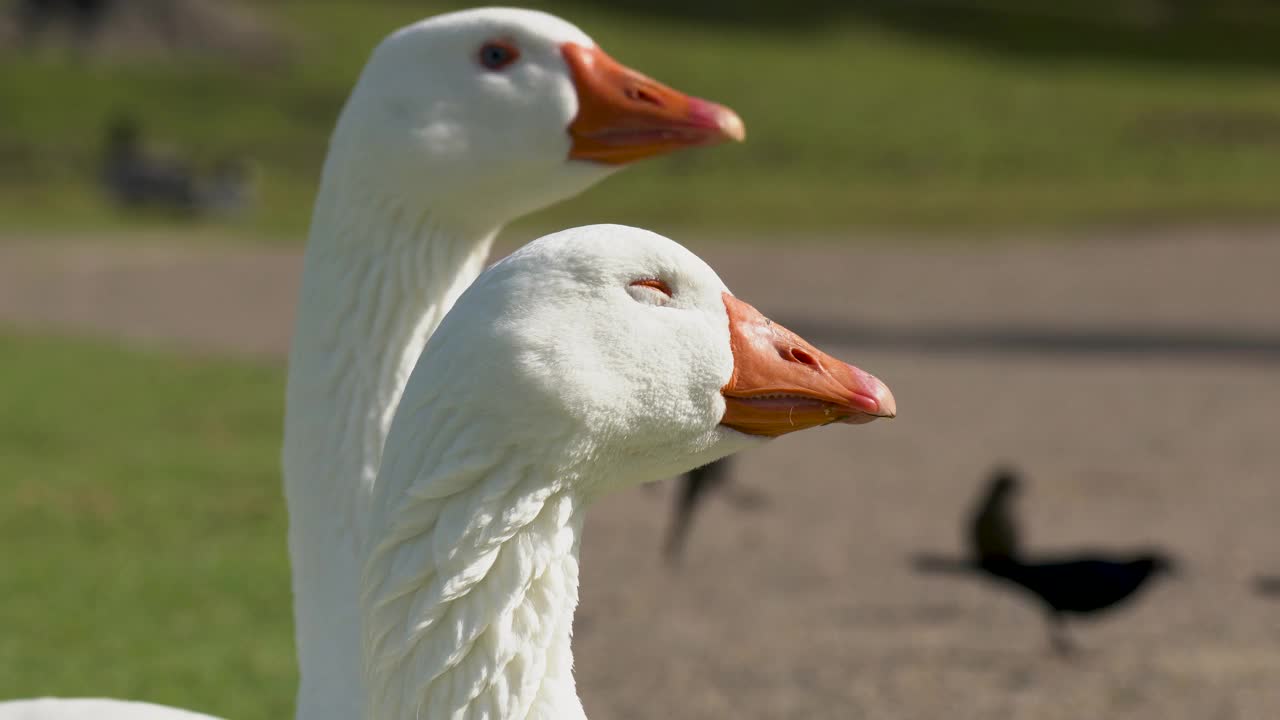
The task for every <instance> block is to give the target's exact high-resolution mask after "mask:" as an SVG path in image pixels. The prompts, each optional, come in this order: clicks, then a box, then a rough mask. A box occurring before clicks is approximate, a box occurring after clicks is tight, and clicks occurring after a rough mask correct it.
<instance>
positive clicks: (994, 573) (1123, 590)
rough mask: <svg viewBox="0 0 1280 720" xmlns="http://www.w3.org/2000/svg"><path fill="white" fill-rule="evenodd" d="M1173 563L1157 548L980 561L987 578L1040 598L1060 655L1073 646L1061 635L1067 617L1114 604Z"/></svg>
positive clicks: (1054, 644) (1086, 613) (1127, 596)
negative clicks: (1118, 553)
mask: <svg viewBox="0 0 1280 720" xmlns="http://www.w3.org/2000/svg"><path fill="white" fill-rule="evenodd" d="M1174 567H1175V563H1174V561H1173V559H1172V558H1170V557H1169V556H1168V555H1165V554H1164V553H1160V552H1149V553H1143V554H1139V555H1133V556H1129V557H1119V556H1110V555H1077V556H1071V557H1065V558H1062V559H1058V560H1051V561H1039V562H1023V561H1021V560H1018V559H1016V558H988V559H985V560H984V561H983V562H982V564H981V565H980V569H981V571H982V572H984V573H986V574H987V575H988V576H990V577H992V578H995V579H998V580H1003V581H1005V582H1008V583H1010V584H1012V585H1015V586H1017V587H1019V588H1021V589H1023V590H1025V591H1027V592H1029V593H1031V594H1032V595H1034V596H1036V597H1037V598H1039V599H1040V601H1041V602H1042V603H1043V605H1044V609H1045V611H1046V612H1047V616H1046V617H1047V619H1048V622H1049V641H1050V642H1051V643H1052V645H1053V649H1054V650H1055V651H1057V652H1058V653H1060V654H1069V653H1070V652H1072V651H1073V650H1074V649H1075V645H1074V643H1072V642H1071V639H1070V636H1069V635H1068V634H1067V629H1066V617H1067V616H1068V615H1072V614H1074V615H1094V614H1097V613H1101V612H1105V611H1107V610H1109V609H1111V608H1114V607H1117V606H1119V605H1121V604H1122V603H1123V602H1124V601H1125V600H1128V599H1129V598H1130V597H1132V596H1133V595H1134V594H1135V593H1137V592H1138V590H1140V589H1141V588H1143V587H1145V586H1146V585H1148V584H1149V581H1150V580H1151V579H1153V578H1155V577H1157V576H1158V575H1161V574H1164V573H1169V574H1172V573H1173V571H1174Z"/></svg>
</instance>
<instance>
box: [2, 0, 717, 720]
mask: <svg viewBox="0 0 1280 720" xmlns="http://www.w3.org/2000/svg"><path fill="white" fill-rule="evenodd" d="M494 47H498V48H500V49H501V50H502V53H505V55H504V54H501V53H500V54H495V53H494V52H492V49H493V48H494ZM495 59H497V60H499V61H501V64H499V63H498V62H494V60H495ZM637 89H640V90H642V92H640V91H637ZM655 103H656V104H655ZM741 138H742V124H741V121H740V120H738V118H737V116H736V115H734V114H733V113H732V112H731V111H728V110H727V109H725V108H722V107H720V106H717V105H714V104H712V103H707V102H705V101H701V100H698V99H696V98H689V97H687V96H684V95H681V94H680V93H677V92H675V91H673V90H671V89H669V88H665V87H664V86H661V85H659V84H658V83H656V82H654V81H652V80H650V79H648V78H645V77H644V76H642V75H639V74H638V73H635V72H633V71H630V70H627V69H626V68H624V67H622V66H620V65H617V64H616V63H614V62H613V61H612V60H610V59H609V58H608V56H606V55H604V54H603V53H602V52H601V51H599V49H598V48H596V46H595V44H594V42H593V41H592V40H591V39H590V38H589V37H588V36H587V35H586V34H585V33H583V32H582V31H581V30H579V29H578V28H576V27H574V26H573V25H571V24H569V23H567V22H565V21H563V20H561V19H559V18H556V17H553V16H551V15H547V14H545V13H540V12H533V11H526V10H515V9H505V8H486V9H479V10H471V11H464V12H458V13H450V14H447V15H442V16H438V17H436V18H432V19H429V20H425V21H422V22H420V23H417V24H414V25H410V26H408V27H405V28H402V29H400V30H398V31H397V32H395V33H393V34H391V35H390V36H388V37H387V38H386V39H385V40H384V41H383V42H382V43H381V44H380V45H379V46H378V48H377V49H376V50H375V51H374V52H373V54H372V56H371V58H370V59H369V62H368V64H367V65H366V67H365V69H364V71H363V72H362V74H361V77H360V79H359V81H358V83H357V85H356V87H355V89H354V90H353V91H352V93H351V96H350V98H349V99H348V101H347V104H346V106H345V107H344V109H343V112H342V115H341V117H340V118H339V121H338V124H337V127H336V129H335V131H334V134H333V137H332V139H331V141H330V147H329V153H328V156H327V158H326V161H325V166H324V172H323V177H322V181H321V187H320V191H319V194H318V196H317V200H316V206H315V211H314V215H313V220H312V228H311V236H310V240H309V242H308V247H307V253H306V257H305V260H304V272H303V283H302V291H301V296H300V301H299V305H298V319H297V324H296V328H295V334H294V341H293V347H292V352H291V356H290V366H289V381H288V390H287V411H286V427H285V447H284V474H285V488H286V496H287V500H288V505H289V516H290V532H289V544H290V554H291V560H292V565H293V587H294V596H295V608H294V609H295V620H296V631H297V646H298V656H299V663H300V669H301V686H300V688H299V693H298V708H297V715H298V718H299V720H352V718H355V717H358V714H359V712H360V711H359V704H360V701H361V697H362V692H361V678H360V663H359V656H360V652H359V647H360V644H359V631H358V626H359V618H358V606H357V600H358V588H359V559H358V557H357V547H358V546H359V544H360V541H361V538H362V537H363V535H364V532H365V516H366V513H367V508H366V505H367V502H368V497H369V493H370V491H371V489H372V486H373V482H374V478H375V475H376V472H377V469H378V465H379V460H380V456H381V452H382V445H383V439H384V437H385V434H386V430H387V427H388V425H389V424H390V421H391V417H392V413H393V412H394V410H395V408H396V406H397V403H398V400H399V397H400V392H401V390H402V388H403V386H404V383H405V381H406V379H407V378H408V376H409V372H410V371H411V370H412V368H413V363H414V362H415V361H416V359H417V356H418V354H419V352H420V351H421V349H422V347H423V345H424V343H425V342H426V340H427V338H428V337H429V336H430V335H431V332H432V330H433V329H434V328H435V326H436V325H437V324H438V323H439V322H440V320H441V318H443V317H444V315H445V313H446V312H448V310H449V308H450V306H451V305H452V304H453V301H454V300H455V299H456V298H457V297H458V295H459V294H460V293H461V292H462V291H463V290H464V289H465V288H466V287H467V286H468V285H469V284H470V283H471V281H472V280H473V279H474V278H475V277H476V275H477V274H478V273H479V272H480V270H481V269H482V267H483V265H484V262H485V258H486V256H487V255H488V252H489V247H490V245H491V243H492V241H493V238H494V236H495V235H496V234H497V232H498V230H499V229H500V228H501V227H502V226H503V225H505V224H506V223H508V222H510V221H511V220H513V219H515V218H516V217H519V216H520V215H523V214H525V213H528V212H531V211H533V210H537V209H539V208H542V207H545V206H547V205H550V204H552V203H555V202H558V201H559V200H562V199H565V198H567V197H570V196H572V195H574V194H576V193H578V192H580V191H581V190H583V189H585V188H586V187H588V186H590V185H591V184H593V183H595V182H597V181H599V180H600V179H602V178H604V177H606V176H607V175H608V174H610V173H611V172H613V171H614V170H616V169H617V168H619V167H620V166H621V165H622V164H624V163H627V162H631V161H633V160H637V159H640V158H643V157H647V156H651V155H656V154H660V153H663V152H669V151H672V150H676V149H679V148H681V147H690V146H695V145H705V144H710V143H712V142H718V141H722V140H726V139H741ZM112 703H115V704H114V705H113V704H112ZM86 708H88V709H89V710H88V711H90V712H97V711H101V712H107V711H108V708H110V711H111V712H116V713H117V714H120V713H124V715H120V716H121V717H123V716H126V715H128V713H142V712H144V711H145V712H147V713H150V714H148V715H146V716H145V717H147V718H151V717H157V718H159V716H158V715H156V713H163V712H164V711H165V710H166V709H165V708H161V707H158V706H149V705H145V704H138V703H125V702H118V701H108V700H64V701H58V700H48V699H45V700H39V701H23V702H22V703H19V704H14V703H8V704H0V720H13V718H14V717H22V718H24V719H26V718H36V717H38V718H42V719H43V718H56V719H58V720H61V719H63V718H68V717H78V716H79V715H78V713H83V712H86ZM18 712H22V713H25V714H23V715H20V716H17V715H11V714H12V713H18ZM171 712H172V713H173V715H172V718H173V720H179V719H180V718H186V717H190V716H191V714H190V713H185V712H183V711H179V710H172V711H171ZM35 713H39V714H35ZM64 713H66V714H64ZM128 716H130V717H134V716H133V715H128ZM110 717H114V716H110ZM137 717H143V716H142V715H138V716H137Z"/></svg>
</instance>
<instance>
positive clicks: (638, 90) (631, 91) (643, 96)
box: [623, 86, 662, 107]
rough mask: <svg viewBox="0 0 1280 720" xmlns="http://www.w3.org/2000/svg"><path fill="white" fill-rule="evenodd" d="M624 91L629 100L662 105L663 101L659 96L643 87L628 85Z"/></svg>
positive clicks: (657, 105) (656, 105)
mask: <svg viewBox="0 0 1280 720" xmlns="http://www.w3.org/2000/svg"><path fill="white" fill-rule="evenodd" d="M623 92H625V93H626V95H627V99H628V100H634V101H635V102H639V103H645V104H648V105H653V106H655V107H662V101H661V100H659V99H658V96H657V95H654V94H653V93H651V92H649V91H648V90H646V89H644V88H643V87H637V86H628V87H627V88H626V90H624V91H623Z"/></svg>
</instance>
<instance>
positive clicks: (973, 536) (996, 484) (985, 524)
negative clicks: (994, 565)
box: [969, 467, 1021, 560]
mask: <svg viewBox="0 0 1280 720" xmlns="http://www.w3.org/2000/svg"><path fill="white" fill-rule="evenodd" d="M1020 487H1021V480H1020V479H1019V477H1018V474H1017V472H1016V471H1014V470H1013V469H1012V468H1007V467H1001V468H997V469H996V470H995V471H993V472H992V473H991V479H990V480H988V481H987V492H986V494H985V495H983V497H982V501H981V502H979V503H978V505H977V507H975V508H974V510H973V514H972V515H971V516H970V520H969V551H970V553H971V556H972V557H973V558H974V559H975V560H982V559H983V558H1010V557H1017V555H1018V550H1019V548H1020V547H1021V546H1020V544H1019V536H1018V524H1017V522H1016V521H1015V520H1014V516H1013V507H1012V506H1013V501H1014V499H1015V498H1016V497H1017V494H1018V490H1019V488H1020Z"/></svg>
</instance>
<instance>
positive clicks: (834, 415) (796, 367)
mask: <svg viewBox="0 0 1280 720" xmlns="http://www.w3.org/2000/svg"><path fill="white" fill-rule="evenodd" d="M724 306H725V309H726V310H728V311H729V343H730V346H731V347H732V348H733V375H732V377H730V378H729V383H728V384H727V385H725V386H724V387H723V388H721V389H720V393H721V394H722V395H724V401H725V410H724V417H723V418H722V419H721V420H720V424H721V425H725V426H728V427H731V428H733V429H734V430H737V431H739V432H743V433H746V434H748V435H765V436H768V437H777V436H778V435H785V434H786V433H789V432H795V431H796V430H804V429H805V428H811V427H816V426H818V425H827V424H829V423H833V422H841V423H848V424H850V425H861V424H862V423H868V422H871V421H872V420H875V419H876V418H891V417H894V416H895V415H897V414H898V406H897V404H896V403H895V402H894V400H893V393H891V392H889V388H888V387H887V386H886V385H885V384H884V383H882V382H880V381H879V380H877V379H876V377H875V376H874V375H872V374H870V373H868V372H864V371H862V370H859V369H858V368H856V367H854V366H852V365H848V364H845V363H843V362H840V361H839V360H837V359H835V358H833V357H831V356H830V355H828V354H826V353H824V352H822V351H821V350H819V349H817V348H815V347H814V346H813V345H810V344H809V343H808V342H806V341H805V340H804V338H801V337H800V336H799V335H796V334H795V333H793V332H791V331H790V330H788V329H786V328H784V327H782V326H781V325H779V324H777V323H775V322H773V321H772V320H770V319H769V318H767V317H765V316H764V315H761V314H760V311H759V310H756V309H755V308H753V307H751V306H750V305H748V304H747V303H745V302H743V301H741V300H739V299H737V298H735V297H734V296H732V295H730V294H729V293H725V294H724Z"/></svg>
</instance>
